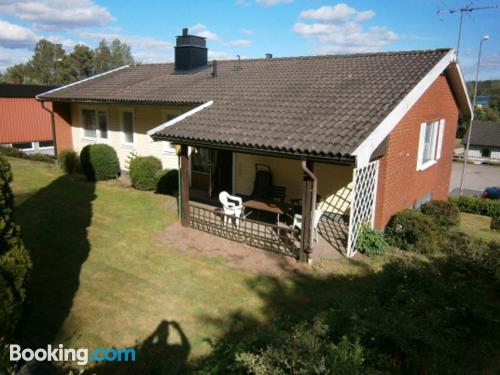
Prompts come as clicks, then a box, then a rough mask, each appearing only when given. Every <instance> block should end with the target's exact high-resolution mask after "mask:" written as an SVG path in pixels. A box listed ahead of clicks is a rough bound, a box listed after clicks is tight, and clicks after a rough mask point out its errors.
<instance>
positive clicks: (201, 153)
mask: <svg viewBox="0 0 500 375" xmlns="http://www.w3.org/2000/svg"><path fill="white" fill-rule="evenodd" d="M209 152H210V151H209V150H208V149H206V148H199V149H197V150H195V151H194V152H193V153H192V154H191V170H192V171H193V172H201V173H208V163H209V157H210V156H209Z"/></svg>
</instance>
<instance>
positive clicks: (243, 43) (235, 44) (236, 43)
mask: <svg viewBox="0 0 500 375" xmlns="http://www.w3.org/2000/svg"><path fill="white" fill-rule="evenodd" d="M223 44H224V45H225V46H226V47H245V46H249V45H250V44H252V41H251V40H247V39H236V40H231V41H229V42H225V43H223Z"/></svg>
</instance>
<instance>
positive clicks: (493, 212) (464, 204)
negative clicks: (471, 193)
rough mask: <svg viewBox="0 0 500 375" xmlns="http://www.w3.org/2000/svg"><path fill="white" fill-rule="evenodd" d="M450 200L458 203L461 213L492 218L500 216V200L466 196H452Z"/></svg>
mask: <svg viewBox="0 0 500 375" xmlns="http://www.w3.org/2000/svg"><path fill="white" fill-rule="evenodd" d="M448 200H449V201H450V202H453V203H456V204H457V205H458V209H459V210H460V212H467V213H470V214H477V215H484V216H491V217H493V216H497V215H500V200H493V199H483V198H477V197H464V196H461V197H459V196H451V197H448Z"/></svg>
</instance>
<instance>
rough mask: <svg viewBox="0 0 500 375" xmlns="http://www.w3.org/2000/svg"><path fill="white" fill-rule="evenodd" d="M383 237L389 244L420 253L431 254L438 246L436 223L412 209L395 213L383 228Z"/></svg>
mask: <svg viewBox="0 0 500 375" xmlns="http://www.w3.org/2000/svg"><path fill="white" fill-rule="evenodd" d="M385 237H386V239H387V242H388V243H389V244H390V245H393V246H396V247H399V248H400V249H402V250H412V251H415V252H418V253H422V254H432V253H434V252H435V251H436V249H437V246H438V230H437V226H436V224H435V223H434V221H433V220H432V219H431V218H430V217H429V216H426V215H424V214H423V213H422V212H420V211H418V210H414V209H405V210H402V211H399V212H398V213H396V214H395V215H394V216H393V217H392V218H391V220H389V223H388V224H387V226H386V228H385Z"/></svg>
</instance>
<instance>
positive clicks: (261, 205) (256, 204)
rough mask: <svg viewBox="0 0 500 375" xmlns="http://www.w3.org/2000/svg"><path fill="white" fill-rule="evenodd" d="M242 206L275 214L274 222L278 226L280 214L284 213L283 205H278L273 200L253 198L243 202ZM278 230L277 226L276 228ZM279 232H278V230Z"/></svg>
mask: <svg viewBox="0 0 500 375" xmlns="http://www.w3.org/2000/svg"><path fill="white" fill-rule="evenodd" d="M243 207H245V208H252V209H254V210H259V211H264V212H269V213H271V214H276V216H277V218H276V224H277V225H278V226H279V223H280V215H283V214H284V213H285V211H284V209H283V206H282V205H278V204H276V203H274V202H266V201H259V200H255V199H251V200H248V201H245V202H243ZM278 231H279V228H278ZM278 234H279V232H278Z"/></svg>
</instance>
